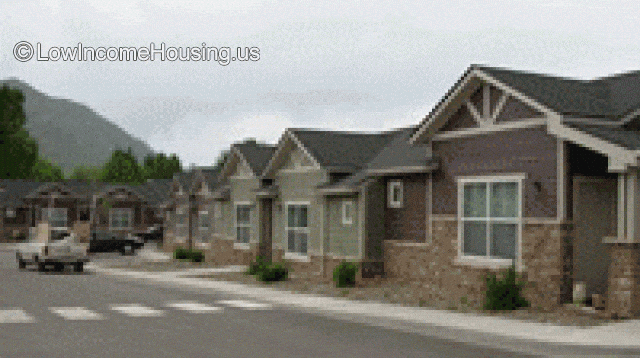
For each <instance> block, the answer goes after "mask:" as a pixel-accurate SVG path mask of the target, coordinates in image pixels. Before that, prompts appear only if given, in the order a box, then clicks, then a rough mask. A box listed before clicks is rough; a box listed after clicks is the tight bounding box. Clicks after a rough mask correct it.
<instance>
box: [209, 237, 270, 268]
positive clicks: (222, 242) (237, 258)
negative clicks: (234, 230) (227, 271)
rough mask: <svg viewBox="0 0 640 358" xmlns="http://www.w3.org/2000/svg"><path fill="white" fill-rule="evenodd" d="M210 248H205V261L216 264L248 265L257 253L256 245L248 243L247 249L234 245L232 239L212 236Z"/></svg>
mask: <svg viewBox="0 0 640 358" xmlns="http://www.w3.org/2000/svg"><path fill="white" fill-rule="evenodd" d="M210 245H211V246H210V248H209V249H207V250H205V261H207V262H212V263H214V264H216V265H249V263H251V261H253V260H254V259H255V258H256V256H257V255H258V245H257V244H253V243H252V244H249V248H248V249H240V248H235V247H234V241H233V240H228V239H223V238H221V237H219V236H214V237H213V238H212V239H211V242H210Z"/></svg>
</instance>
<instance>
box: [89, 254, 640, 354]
mask: <svg viewBox="0 0 640 358" xmlns="http://www.w3.org/2000/svg"><path fill="white" fill-rule="evenodd" d="M87 268H88V269H91V270H94V271H96V272H100V273H104V274H109V275H114V276H119V277H127V278H135V279H145V280H154V281H156V282H163V283H170V284H175V285H178V286H183V287H190V288H192V289H197V290H198V291H203V292H205V293H206V292H214V291H215V292H224V293H229V294H237V295H242V296H247V297H251V298H253V299H257V300H260V301H266V302H270V303H273V304H277V305H281V306H287V307H295V308H298V309H303V310H306V311H316V312H317V311H322V312H325V313H329V314H331V315H332V316H337V315H339V316H343V318H344V316H345V315H346V316H348V317H353V318H358V317H359V318H364V319H365V320H366V319H369V320H371V319H373V320H374V321H376V320H386V321H387V322H389V321H393V322H403V323H407V324H410V325H412V327H414V328H415V327H418V328H419V327H430V328H433V327H447V328H451V329H456V330H464V331H468V332H471V333H474V334H475V333H478V334H490V335H497V336H501V337H510V338H514V339H520V340H527V341H541V342H549V343H557V344H568V345H589V346H603V347H606V346H609V347H618V348H636V349H637V348H640V321H638V320H630V321H627V322H622V323H615V324H611V325H605V326H598V327H588V328H580V327H569V326H554V325H550V324H543V323H535V322H527V321H520V320H515V319H507V318H502V317H495V316H485V315H481V314H474V313H459V312H451V311H443V310H436V309H426V308H417V307H404V306H399V305H393V304H386V303H375V302H363V301H353V300H347V299H340V298H333V297H326V296H318V295H310V294H298V293H291V292H285V291H279V290H276V289H273V288H269V287H257V286H250V285H244V284H238V283H232V282H226V281H213V280H209V279H200V278H189V277H184V276H185V275H193V274H194V273H196V272H195V270H193V271H190V272H186V271H185V272H163V273H148V272H133V271H125V270H120V269H108V268H101V267H99V266H97V265H90V266H88V267H87ZM230 269H233V270H236V269H237V268H235V267H234V268H227V270H230ZM205 270H208V272H215V270H220V269H205ZM198 273H201V272H198ZM377 323H380V322H377ZM378 325H382V324H378Z"/></svg>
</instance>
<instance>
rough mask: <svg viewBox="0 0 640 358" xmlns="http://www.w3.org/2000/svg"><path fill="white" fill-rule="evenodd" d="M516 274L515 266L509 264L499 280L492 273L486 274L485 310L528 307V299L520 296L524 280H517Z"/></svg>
mask: <svg viewBox="0 0 640 358" xmlns="http://www.w3.org/2000/svg"><path fill="white" fill-rule="evenodd" d="M517 276H518V275H517V273H516V268H515V266H511V267H510V268H509V269H508V270H507V271H506V272H505V274H504V276H503V278H502V279H500V280H498V279H497V278H496V275H494V274H488V275H487V276H486V277H485V280H486V282H487V291H486V296H485V302H484V309H485V310H493V311H504V310H515V309H518V308H520V307H529V301H527V300H526V299H525V298H524V297H522V289H523V288H524V285H525V282H522V281H520V282H518V277H517Z"/></svg>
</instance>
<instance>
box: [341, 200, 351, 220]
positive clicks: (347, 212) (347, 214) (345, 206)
mask: <svg viewBox="0 0 640 358" xmlns="http://www.w3.org/2000/svg"><path fill="white" fill-rule="evenodd" d="M352 223H353V201H352V200H343V201H342V224H343V225H351V224H352Z"/></svg>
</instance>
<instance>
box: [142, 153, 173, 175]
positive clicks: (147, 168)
mask: <svg viewBox="0 0 640 358" xmlns="http://www.w3.org/2000/svg"><path fill="white" fill-rule="evenodd" d="M181 168H182V166H181V165H180V159H178V156H177V155H176V154H171V156H169V157H167V156H166V155H165V154H164V153H160V154H158V155H148V156H146V157H145V158H144V166H143V170H144V177H145V179H171V178H173V174H175V173H179V172H181V171H182V169H181Z"/></svg>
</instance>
